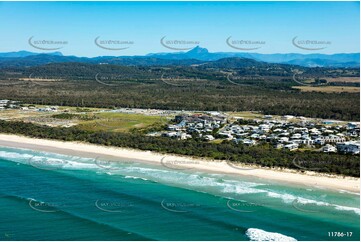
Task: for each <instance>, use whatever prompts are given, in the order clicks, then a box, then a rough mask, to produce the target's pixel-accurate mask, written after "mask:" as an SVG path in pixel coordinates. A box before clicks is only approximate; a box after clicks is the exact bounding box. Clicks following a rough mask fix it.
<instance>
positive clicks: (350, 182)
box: [0, 134, 360, 193]
mask: <svg viewBox="0 0 361 242" xmlns="http://www.w3.org/2000/svg"><path fill="white" fill-rule="evenodd" d="M0 146H4V147H12V148H22V149H31V150H36V151H45V152H51V153H58V154H64V155H70V156H71V155H73V156H81V157H85V158H94V159H95V158H100V159H108V160H113V161H116V160H119V159H128V160H132V161H136V162H140V163H147V164H152V165H158V166H163V167H164V168H168V169H174V170H180V171H181V170H195V171H206V172H212V173H218V174H229V175H235V176H238V177H254V178H260V179H265V180H270V181H275V182H285V183H288V184H295V185H301V186H308V187H317V188H321V189H331V190H343V191H348V192H352V193H360V178H355V177H343V176H336V175H327V174H322V173H316V172H311V171H308V172H305V173H301V172H299V171H296V170H290V169H282V170H281V169H276V168H260V167H256V166H246V165H243V166H242V165H238V164H237V165H235V164H232V163H227V162H226V161H216V160H210V159H202V158H192V157H186V156H180V155H174V154H162V153H156V152H153V151H142V150H135V149H130V148H119V147H113V146H102V145H96V144H90V143H83V142H68V141H58V140H47V139H38V138H30V137H26V136H19V135H9V134H0Z"/></svg>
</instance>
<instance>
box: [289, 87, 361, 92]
mask: <svg viewBox="0 0 361 242" xmlns="http://www.w3.org/2000/svg"><path fill="white" fill-rule="evenodd" d="M293 88H295V89H299V90H301V91H302V92H325V93H333V92H336V93H341V92H349V93H358V92H360V88H359V87H346V86H321V87H312V86H294V87H293Z"/></svg>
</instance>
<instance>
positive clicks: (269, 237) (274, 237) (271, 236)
mask: <svg viewBox="0 0 361 242" xmlns="http://www.w3.org/2000/svg"><path fill="white" fill-rule="evenodd" d="M246 235H247V236H248V238H249V239H250V241H297V240H296V239H295V238H293V237H290V236H286V235H283V234H280V233H273V232H267V231H264V230H262V229H255V228H249V229H247V231H246Z"/></svg>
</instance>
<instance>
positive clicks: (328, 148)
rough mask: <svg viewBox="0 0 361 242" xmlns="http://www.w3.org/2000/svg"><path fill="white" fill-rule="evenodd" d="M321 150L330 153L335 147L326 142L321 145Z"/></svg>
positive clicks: (335, 150)
mask: <svg viewBox="0 0 361 242" xmlns="http://www.w3.org/2000/svg"><path fill="white" fill-rule="evenodd" d="M322 151H323V152H325V153H330V152H337V149H336V147H335V146H332V145H330V144H327V145H325V146H324V147H322Z"/></svg>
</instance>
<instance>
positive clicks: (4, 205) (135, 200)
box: [0, 147, 360, 241]
mask: <svg viewBox="0 0 361 242" xmlns="http://www.w3.org/2000/svg"><path fill="white" fill-rule="evenodd" d="M250 173H251V171H250ZM359 203H360V200H359V195H358V194H355V193H351V192H346V191H331V190H325V189H323V188H321V187H306V186H301V185H298V186H296V185H289V184H284V183H277V182H271V181H268V180H262V179H259V178H253V177H248V176H247V177H240V176H232V175H225V174H211V173H206V172H200V171H195V170H191V169H188V170H180V169H175V168H173V169H172V168H170V167H166V166H155V165H154V166H152V165H149V164H142V163H139V162H136V161H131V160H119V161H117V162H108V161H105V160H98V159H91V158H82V157H74V156H66V155H60V154H54V153H47V152H39V151H33V150H27V149H15V148H8V147H0V209H1V216H0V239H1V240H10V241H11V240H239V241H252V240H253V241H259V240H279V241H294V240H316V241H320V240H354V241H358V240H359V239H360V232H359V231H360V208H359Z"/></svg>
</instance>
